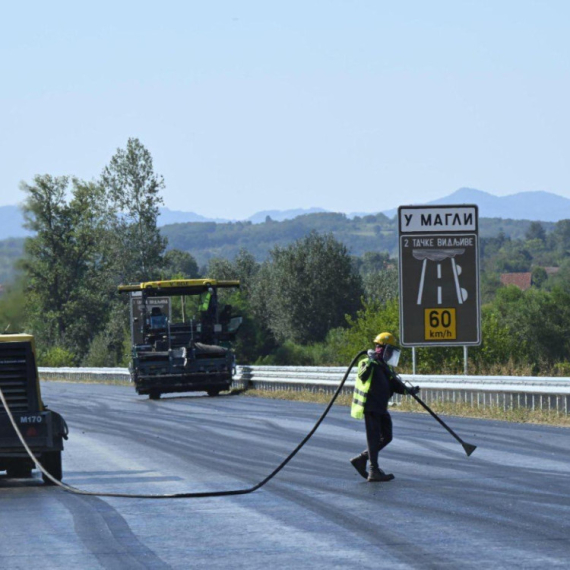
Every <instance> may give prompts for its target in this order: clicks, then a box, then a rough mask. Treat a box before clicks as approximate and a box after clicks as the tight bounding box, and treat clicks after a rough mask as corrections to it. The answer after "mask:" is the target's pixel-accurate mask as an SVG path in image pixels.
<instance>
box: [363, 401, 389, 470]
mask: <svg viewBox="0 0 570 570" xmlns="http://www.w3.org/2000/svg"><path fill="white" fill-rule="evenodd" d="M364 423H365V425H366V443H367V444H368V449H366V450H365V451H363V452H362V455H363V456H364V457H366V458H367V459H368V460H369V461H370V465H371V466H372V467H378V453H379V452H380V451H381V450H382V449H384V448H385V447H386V446H387V445H388V444H389V443H390V442H391V441H392V418H391V417H390V414H389V413H388V412H385V413H383V414H382V413H378V412H364Z"/></svg>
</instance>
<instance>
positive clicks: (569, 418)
mask: <svg viewBox="0 0 570 570" xmlns="http://www.w3.org/2000/svg"><path fill="white" fill-rule="evenodd" d="M241 395H242V396H249V397H254V398H255V397H258V398H271V399H275V400H292V401H296V402H312V403H317V404H328V403H329V401H330V399H331V397H332V394H330V393H326V392H312V391H309V390H300V391H288V390H257V389H248V390H245V391H242V392H241ZM351 402H352V394H340V395H339V397H338V398H337V400H336V402H335V406H336V405H339V406H347V407H348V406H350V404H351ZM429 406H430V408H431V409H432V410H433V411H434V412H435V413H437V414H442V415H445V416H458V417H462V418H479V419H485V420H498V421H504V422H515V423H522V424H544V425H552V426H558V427H570V415H565V414H562V413H559V412H555V411H551V410H531V409H529V408H512V409H507V410H504V409H503V408H498V407H496V406H491V407H486V408H482V407H481V408H477V407H471V406H469V405H467V404H464V403H453V402H432V403H430V404H429ZM390 412H413V413H418V414H427V412H426V411H425V410H424V409H423V408H422V407H421V406H420V405H419V404H418V403H417V402H416V401H415V400H413V399H411V398H403V399H402V402H401V403H400V404H394V405H393V406H390Z"/></svg>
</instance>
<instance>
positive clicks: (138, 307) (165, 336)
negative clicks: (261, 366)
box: [119, 279, 242, 399]
mask: <svg viewBox="0 0 570 570" xmlns="http://www.w3.org/2000/svg"><path fill="white" fill-rule="evenodd" d="M238 287H239V281H218V280H215V279H175V280H170V281H151V282H147V283H139V284H135V285H121V286H120V287H119V292H121V293H128V294H129V295H130V298H131V307H130V308H131V337H132V362H131V366H130V371H131V380H132V381H133V382H134V384H135V388H136V390H137V393H139V394H148V395H149V397H150V398H152V399H156V398H159V397H160V395H161V394H164V393H168V392H196V391H205V392H207V393H208V395H210V396H216V395H218V394H219V393H220V392H221V391H222V390H229V388H230V386H231V382H232V375H233V371H234V369H235V357H234V354H233V352H232V351H231V348H230V345H231V342H232V341H233V340H234V339H235V336H236V333H237V331H238V329H239V327H240V325H241V323H242V318H241V317H240V316H236V315H233V311H232V306H231V305H229V304H222V303H221V302H220V297H219V295H218V293H219V292H220V289H222V290H226V289H228V290H231V289H236V288H238Z"/></svg>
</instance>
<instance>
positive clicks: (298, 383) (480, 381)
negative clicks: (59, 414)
mask: <svg viewBox="0 0 570 570" xmlns="http://www.w3.org/2000/svg"><path fill="white" fill-rule="evenodd" d="M345 372H346V368H343V367H315V366H245V365H244V366H238V369H237V374H236V376H235V377H234V382H233V385H234V386H235V387H236V388H258V389H263V390H295V391H299V390H309V391H312V392H325V393H332V392H333V391H334V390H335V389H336V388H337V386H338V383H339V382H340V380H341V379H342V377H343V375H344V373H345ZM39 373H40V378H41V379H42V380H63V381H70V382H95V383H113V384H128V383H129V382H130V375H129V371H128V369H126V368H40V369H39ZM355 378H356V372H355V371H353V372H352V373H351V375H350V376H349V378H348V380H347V382H346V385H345V388H344V393H351V392H352V389H353V387H354V382H355ZM402 380H404V381H406V380H408V381H410V382H412V383H413V384H414V385H417V386H420V388H421V394H422V399H424V400H425V401H426V402H427V403H428V404H429V403H433V402H456V403H463V404H466V405H469V406H472V407H489V406H495V407H500V408H503V409H505V410H507V409H513V408H517V407H525V408H531V409H540V410H553V411H557V412H559V413H563V414H568V413H569V412H570V378H559V377H538V376H520V377H519V376H447V375H446V376H439V375H415V376H414V375H411V374H403V375H402ZM401 399H402V396H400V395H398V394H396V395H394V402H396V403H398V402H400V401H401Z"/></svg>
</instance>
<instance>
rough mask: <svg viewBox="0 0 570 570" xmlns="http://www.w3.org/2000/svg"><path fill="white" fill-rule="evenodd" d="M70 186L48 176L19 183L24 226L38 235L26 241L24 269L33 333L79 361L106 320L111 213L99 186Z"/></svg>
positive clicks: (63, 178) (66, 181)
mask: <svg viewBox="0 0 570 570" xmlns="http://www.w3.org/2000/svg"><path fill="white" fill-rule="evenodd" d="M69 184H70V181H69V178H68V177H66V176H61V177H52V176H50V175H43V176H36V177H34V183H33V184H32V185H28V184H26V183H22V184H21V188H22V190H23V191H24V192H25V193H26V194H27V198H26V200H25V202H24V204H23V206H22V208H23V210H24V216H25V220H26V227H27V228H28V229H30V230H32V231H34V232H35V236H34V237H31V238H28V239H27V240H26V243H25V253H26V258H25V260H24V262H23V267H24V270H25V273H26V282H27V288H28V293H29V294H28V299H29V315H30V319H31V323H30V324H31V326H32V329H33V331H34V332H35V333H36V334H38V335H39V336H40V340H41V342H42V343H43V344H44V345H45V346H47V347H49V346H55V345H61V346H62V347H65V348H67V349H70V350H71V351H72V352H74V353H75V354H76V355H78V357H79V356H80V355H81V353H82V352H84V351H85V350H86V349H87V346H88V344H89V342H90V340H91V338H92V337H93V335H94V334H95V333H96V331H97V330H98V328H100V326H101V325H102V323H103V322H104V320H105V318H106V315H105V310H106V303H105V299H106V297H108V295H109V282H108V280H107V277H108V275H109V272H108V269H109V264H108V262H109V260H108V259H107V258H106V257H105V255H104V254H103V251H104V246H105V243H106V239H107V236H108V225H109V213H108V210H107V209H106V201H105V199H104V192H103V189H102V188H101V187H100V186H98V185H97V184H94V183H85V182H81V181H80V180H77V179H73V181H72V184H71V189H69ZM69 190H70V191H71V199H69V200H67V198H66V194H67V192H68V191H69Z"/></svg>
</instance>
